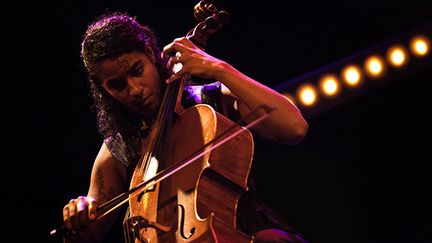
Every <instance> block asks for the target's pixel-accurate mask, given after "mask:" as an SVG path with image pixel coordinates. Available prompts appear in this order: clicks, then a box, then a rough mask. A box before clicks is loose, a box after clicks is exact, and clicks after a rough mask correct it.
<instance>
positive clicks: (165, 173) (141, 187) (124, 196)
mask: <svg viewBox="0 0 432 243" xmlns="http://www.w3.org/2000/svg"><path fill="white" fill-rule="evenodd" d="M259 109H264V110H265V111H266V113H265V114H264V115H261V116H260V117H259V118H257V119H255V120H253V121H252V122H250V123H249V124H247V125H246V126H244V127H240V129H238V130H237V131H236V132H234V133H232V134H231V135H229V136H228V137H226V138H224V139H223V140H221V139H222V138H223V136H225V134H227V131H231V130H233V129H234V128H237V126H238V125H239V124H238V123H241V122H243V121H244V120H245V119H247V118H248V117H250V116H251V115H252V114H254V113H255V112H257V111H258V110H259ZM275 109H276V107H275V106H270V105H267V104H262V105H260V106H258V107H257V108H255V109H254V110H253V111H252V112H250V114H248V115H247V116H245V118H243V119H240V120H239V121H237V122H236V123H235V124H233V125H232V126H231V127H230V128H228V129H227V130H226V131H224V132H223V133H221V134H219V136H217V137H216V138H214V139H212V140H211V141H210V142H208V143H207V144H205V145H204V146H203V147H201V148H200V149H198V150H197V151H195V152H194V153H192V155H190V156H188V157H187V158H186V159H184V160H182V161H180V162H179V163H177V164H175V165H172V166H171V167H169V168H167V169H165V170H162V171H161V172H159V173H157V174H156V175H155V176H153V177H152V178H150V179H149V180H147V181H143V182H141V183H140V184H138V185H136V186H135V187H133V188H131V189H130V190H129V191H127V192H123V193H121V194H120V195H118V196H116V197H114V198H113V199H111V200H109V201H107V202H105V203H104V204H101V205H100V206H99V207H97V211H98V212H99V211H101V212H104V211H105V210H107V211H109V212H112V211H113V210H114V209H113V210H111V209H110V208H111V207H114V208H115V209H116V208H118V207H119V206H121V205H123V204H124V203H126V202H127V201H128V200H129V198H130V197H131V196H132V194H136V193H141V192H142V191H145V190H147V189H148V188H150V187H152V186H154V185H155V184H157V183H159V182H160V181H162V180H164V179H166V178H168V177H169V176H171V175H172V174H174V173H176V172H177V171H179V170H181V169H182V168H183V167H185V166H187V165H189V164H190V163H192V162H194V161H195V160H196V159H198V158H200V157H201V156H203V155H204V154H206V153H208V152H210V151H212V150H213V149H215V148H217V147H219V146H221V145H222V144H224V143H225V142H227V141H228V140H230V139H232V138H233V137H235V136H237V135H238V134H240V133H241V132H243V131H246V130H247V129H249V128H250V127H253V126H255V125H256V124H257V123H259V122H261V121H262V120H263V119H265V118H267V117H268V116H269V115H270V113H271V112H273V111H274V110H275ZM243 128H244V129H243ZM217 140H221V141H217ZM215 141H217V143H216V144H214V145H213V146H211V147H210V148H209V149H206V147H208V146H209V145H211V144H213V143H214V142H215ZM191 157H192V158H191ZM188 158H189V159H188ZM117 202H119V203H117ZM112 205H114V206H112ZM107 214H108V213H103V215H102V216H101V217H103V216H105V215H107ZM101 217H98V218H97V219H99V218H101ZM66 230H67V228H66V226H65V225H64V224H63V225H62V226H60V227H59V228H57V229H54V230H52V231H51V232H50V235H52V236H54V235H57V234H58V233H64V232H65V231H66Z"/></svg>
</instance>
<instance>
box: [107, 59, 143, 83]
mask: <svg viewBox="0 0 432 243" xmlns="http://www.w3.org/2000/svg"><path fill="white" fill-rule="evenodd" d="M142 63H143V61H142V60H137V61H136V62H134V63H133V64H132V66H130V67H129V68H128V69H127V70H126V73H128V74H129V73H130V72H131V71H132V70H134V69H136V68H137V67H138V66H139V65H142ZM119 79H121V78H118V77H116V78H112V79H108V80H107V81H106V83H109V82H113V81H117V80H119Z"/></svg>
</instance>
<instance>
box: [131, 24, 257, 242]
mask: <svg viewBox="0 0 432 243" xmlns="http://www.w3.org/2000/svg"><path fill="white" fill-rule="evenodd" d="M203 23H204V22H202V23H201V26H203V25H205V23H204V24H203ZM198 26H200V24H199V25H198ZM200 28H201V27H200ZM196 30H197V29H196V28H195V31H196ZM213 31H214V29H210V30H209V32H213ZM197 36H198V39H197V40H198V41H197V42H198V43H199V42H201V43H202V40H205V39H206V38H205V37H203V33H202V32H200V34H199V35H197ZM186 76H187V75H186ZM186 76H185V77H183V78H182V80H181V81H180V80H177V81H179V82H175V83H172V84H170V85H168V87H167V90H166V91H165V95H164V100H163V101H162V105H161V108H160V111H159V114H158V116H157V118H156V121H155V123H154V125H153V127H152V130H151V132H150V135H149V137H148V139H147V141H148V142H147V143H145V144H143V146H142V147H143V148H142V157H141V158H140V160H139V161H138V164H137V166H136V168H135V171H134V173H133V176H132V180H131V184H130V188H134V187H136V186H137V185H139V184H140V183H142V182H143V181H145V180H146V179H148V178H150V177H152V176H153V175H155V174H157V173H159V172H160V171H162V170H164V169H165V168H172V167H175V166H176V165H177V164H180V163H181V162H182V161H184V159H185V158H187V157H188V156H190V155H191V154H193V153H195V152H196V151H197V150H199V149H200V148H203V147H205V145H206V144H208V143H209V142H211V141H213V139H215V138H216V137H218V136H219V135H221V134H222V133H224V132H226V131H227V130H228V129H232V128H233V127H236V129H241V130H243V132H241V133H239V135H237V136H235V137H234V138H233V139H230V140H228V141H227V142H224V143H223V144H222V145H221V146H219V147H217V148H215V149H211V150H210V149H208V148H206V149H208V152H206V153H205V154H204V155H203V156H201V157H199V158H198V159H197V160H195V161H194V162H193V163H191V164H189V165H188V166H186V167H184V168H182V169H181V170H179V171H177V172H176V173H175V174H173V175H171V176H169V177H168V178H166V179H164V180H162V181H160V182H158V183H157V184H155V185H153V186H152V187H151V188H149V189H147V190H145V191H143V192H141V193H137V194H134V195H133V196H130V197H129V215H128V217H127V220H125V224H124V225H125V228H126V230H125V232H126V234H127V235H126V239H127V241H128V242H252V241H253V237H251V236H248V235H246V234H244V233H243V232H241V231H240V230H238V229H237V227H236V222H237V218H236V211H237V206H238V202H239V199H240V197H241V196H242V194H243V193H244V192H245V191H247V190H248V187H247V181H248V177H249V173H250V169H251V165H252V158H253V151H254V144H253V139H252V134H251V133H250V132H249V131H248V130H247V129H246V128H243V127H241V126H239V125H236V124H235V123H234V122H232V121H231V120H229V119H228V118H226V117H224V116H223V115H221V114H220V113H218V112H216V111H215V110H214V109H213V108H212V107H211V106H209V105H205V104H199V105H195V106H193V107H191V108H189V109H186V110H184V109H183V108H182V107H181V105H180V98H179V97H181V94H182V92H181V91H182V89H183V84H184V82H185V80H186V79H187V78H188V77H186ZM206 149H205V150H206Z"/></svg>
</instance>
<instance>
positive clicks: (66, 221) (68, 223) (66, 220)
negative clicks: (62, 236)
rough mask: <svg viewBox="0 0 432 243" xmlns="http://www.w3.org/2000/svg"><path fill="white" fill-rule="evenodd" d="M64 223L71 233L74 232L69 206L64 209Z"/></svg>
mask: <svg viewBox="0 0 432 243" xmlns="http://www.w3.org/2000/svg"><path fill="white" fill-rule="evenodd" d="M63 221H64V224H65V226H66V228H67V229H68V230H69V231H73V227H72V224H71V221H70V217H69V205H66V206H64V207H63Z"/></svg>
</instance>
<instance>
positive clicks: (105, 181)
mask: <svg viewBox="0 0 432 243" xmlns="http://www.w3.org/2000/svg"><path fill="white" fill-rule="evenodd" d="M125 179H126V168H125V167H123V166H122V165H121V163H118V162H117V161H116V160H115V159H114V158H113V157H112V155H111V153H110V152H109V151H108V148H107V146H106V145H105V144H102V146H101V149H100V150H99V153H98V155H97V157H96V159H95V162H94V164H93V169H92V172H91V177H90V188H89V191H88V194H87V196H81V197H78V198H76V199H72V200H71V201H70V202H69V204H68V205H66V206H65V209H64V220H65V225H66V227H67V228H68V229H69V230H70V231H72V232H75V234H71V235H70V237H68V238H67V239H66V242H101V241H102V240H103V238H104V236H105V235H106V233H107V232H108V230H109V229H110V228H111V226H112V224H113V223H114V221H115V220H116V218H117V217H118V214H119V213H118V211H113V212H112V213H110V214H108V215H106V216H104V217H103V218H101V219H99V220H97V221H96V220H95V219H96V217H97V211H96V208H97V206H98V205H101V204H103V203H104V202H106V201H108V200H110V199H111V198H113V197H115V196H117V195H118V194H120V193H122V192H124V191H125V189H126V180H125ZM65 211H66V212H65Z"/></svg>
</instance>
